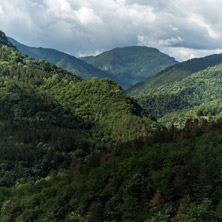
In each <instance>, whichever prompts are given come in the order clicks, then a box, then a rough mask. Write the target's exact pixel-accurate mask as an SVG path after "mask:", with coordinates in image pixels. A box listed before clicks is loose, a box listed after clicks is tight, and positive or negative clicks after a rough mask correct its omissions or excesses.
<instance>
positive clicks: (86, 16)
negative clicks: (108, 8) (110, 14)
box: [75, 7, 103, 26]
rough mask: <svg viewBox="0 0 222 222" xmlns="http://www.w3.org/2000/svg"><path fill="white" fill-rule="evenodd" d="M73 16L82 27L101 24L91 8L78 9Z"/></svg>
mask: <svg viewBox="0 0 222 222" xmlns="http://www.w3.org/2000/svg"><path fill="white" fill-rule="evenodd" d="M75 15H76V17H77V18H78V20H79V21H80V23H81V24H82V25H84V26H86V25H89V24H95V23H96V24H103V21H102V19H101V18H100V17H99V16H97V15H95V14H94V11H93V9H91V8H86V7H83V8H80V9H79V10H78V11H75Z"/></svg>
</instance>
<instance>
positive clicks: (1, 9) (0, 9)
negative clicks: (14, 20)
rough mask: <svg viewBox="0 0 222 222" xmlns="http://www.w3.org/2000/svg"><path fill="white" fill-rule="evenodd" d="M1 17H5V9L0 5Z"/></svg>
mask: <svg viewBox="0 0 222 222" xmlns="http://www.w3.org/2000/svg"><path fill="white" fill-rule="evenodd" d="M0 15H4V12H3V8H2V6H1V5H0Z"/></svg>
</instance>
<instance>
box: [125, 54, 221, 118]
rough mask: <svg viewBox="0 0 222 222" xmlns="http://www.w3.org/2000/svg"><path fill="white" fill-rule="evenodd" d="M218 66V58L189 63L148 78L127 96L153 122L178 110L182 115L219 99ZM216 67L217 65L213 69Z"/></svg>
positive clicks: (219, 59) (219, 67) (195, 60)
mask: <svg viewBox="0 0 222 222" xmlns="http://www.w3.org/2000/svg"><path fill="white" fill-rule="evenodd" d="M221 62H222V55H221V54H219V55H212V56H207V57H205V58H199V59H192V60H189V61H186V62H183V63H181V64H178V65H175V66H173V67H171V68H168V69H166V70H165V71H162V72H160V73H158V74H156V75H154V76H152V77H150V78H147V79H146V80H144V81H143V82H142V83H140V84H137V85H135V86H134V87H132V88H131V89H130V90H129V91H128V93H129V95H131V96H133V97H134V98H136V100H137V101H138V102H139V103H140V104H142V105H143V106H144V107H145V108H147V110H148V111H150V112H151V113H152V115H154V116H155V117H156V118H161V117H163V116H164V115H165V114H168V113H171V112H175V111H179V110H180V112H181V110H183V109H187V108H189V109H190V108H192V107H195V106H199V105H202V104H204V103H206V102H209V101H211V100H213V99H219V98H221V96H222V94H221V93H222V92H220V91H219V90H218V87H220V86H221V84H222V82H221V81H220V70H221V65H220V63H221ZM215 64H219V65H218V66H215V67H214V65H215ZM212 66H213V67H212ZM206 67H208V68H206ZM196 71H199V72H197V73H196ZM206 73H208V74H206ZM209 73H210V74H209ZM202 75H205V77H203V76H202ZM216 82H217V83H216ZM211 84H212V85H211ZM212 86H213V87H212ZM184 113H186V112H184ZM172 116H173V114H172Z"/></svg>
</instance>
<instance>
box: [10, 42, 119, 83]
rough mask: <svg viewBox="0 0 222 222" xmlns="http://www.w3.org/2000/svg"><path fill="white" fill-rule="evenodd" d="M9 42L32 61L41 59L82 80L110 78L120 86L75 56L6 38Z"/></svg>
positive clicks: (114, 77) (109, 76)
mask: <svg viewBox="0 0 222 222" xmlns="http://www.w3.org/2000/svg"><path fill="white" fill-rule="evenodd" d="M8 39H9V41H10V42H11V43H12V44H13V45H14V46H15V47H16V48H17V49H18V50H19V51H20V52H22V53H24V54H26V55H29V56H30V57H32V58H34V59H43V60H45V61H48V62H50V63H53V64H55V65H57V66H58V67H61V68H63V69H66V70H68V71H69V72H72V73H75V74H77V75H80V76H81V77H82V78H83V79H88V80H89V79H92V78H93V77H98V78H110V79H113V80H115V81H117V82H118V83H119V84H121V83H122V82H121V80H119V79H118V78H117V77H116V76H114V75H112V74H111V73H108V72H106V71H103V70H101V69H98V68H96V67H94V66H92V65H90V64H88V63H85V62H83V61H82V60H80V59H78V58H76V57H75V56H71V55H68V54H66V53H63V52H60V51H58V50H55V49H47V48H36V47H29V46H26V45H23V44H21V43H19V42H17V41H16V40H14V39H12V38H8Z"/></svg>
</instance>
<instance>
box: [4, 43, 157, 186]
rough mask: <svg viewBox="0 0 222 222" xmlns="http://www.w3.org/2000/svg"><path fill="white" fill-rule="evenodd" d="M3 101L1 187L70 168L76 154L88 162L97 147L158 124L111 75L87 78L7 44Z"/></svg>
mask: <svg viewBox="0 0 222 222" xmlns="http://www.w3.org/2000/svg"><path fill="white" fill-rule="evenodd" d="M3 40H5V39H3ZM0 105H1V110H0V138H1V140H0V147H1V149H0V152H1V155H0V160H1V161H2V162H0V164H1V172H0V175H1V178H0V185H2V186H11V185H14V184H16V183H23V182H26V181H29V180H35V179H36V178H41V177H42V176H46V175H47V174H48V173H49V171H50V170H51V169H57V168H59V167H62V168H67V166H69V164H70V163H71V161H72V159H73V158H74V157H75V158H77V159H81V161H85V160H86V158H87V157H88V156H89V155H90V154H91V153H92V152H93V151H95V150H112V149H113V148H114V147H115V145H116V144H117V143H120V142H123V141H128V140H133V139H135V138H138V137H144V136H146V135H147V134H149V133H151V132H152V131H155V130H156V129H158V128H159V125H158V124H157V123H156V122H155V121H154V120H152V117H151V116H150V114H149V113H148V112H146V111H145V110H144V109H142V108H141V107H140V106H139V105H137V104H136V103H135V102H134V101H133V100H132V99H130V98H129V97H128V96H126V95H125V94H124V93H123V92H122V90H121V88H120V87H119V86H118V85H117V84H116V83H114V82H113V81H112V80H108V79H101V80H99V79H97V78H95V79H93V80H91V81H83V80H82V79H81V78H80V77H78V76H76V75H73V74H71V73H69V72H67V71H64V70H62V69H61V68H57V67H56V66H55V65H52V64H50V63H47V62H44V61H43V60H34V59H31V58H30V57H28V56H25V55H23V54H21V53H20V52H18V51H17V50H16V49H15V48H14V47H8V46H6V45H5V44H2V45H0ZM15 169H18V173H15Z"/></svg>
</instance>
